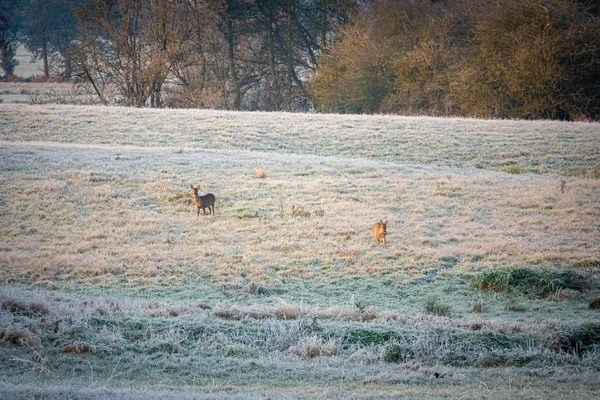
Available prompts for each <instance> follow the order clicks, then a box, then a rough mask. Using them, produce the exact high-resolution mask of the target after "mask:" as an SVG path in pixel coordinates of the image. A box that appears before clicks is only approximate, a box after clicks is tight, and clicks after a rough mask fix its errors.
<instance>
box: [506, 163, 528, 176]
mask: <svg viewBox="0 0 600 400" xmlns="http://www.w3.org/2000/svg"><path fill="white" fill-rule="evenodd" d="M502 171H503V172H506V173H509V174H515V175H520V174H524V173H525V168H523V167H522V166H520V165H516V164H515V165H507V166H506V167H502Z"/></svg>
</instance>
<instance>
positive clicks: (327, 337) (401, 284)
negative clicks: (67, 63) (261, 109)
mask: <svg viewBox="0 0 600 400" xmlns="http://www.w3.org/2000/svg"><path fill="white" fill-rule="evenodd" d="M599 178H600V124H585V123H560V122H524V121H482V120H466V119H435V118H414V117H411V118H408V117H391V116H338V115H313V114H286V113H230V112H222V111H198V110H148V109H127V108H111V107H72V106H24V105H9V104H0V182H1V184H0V216H1V220H0V304H1V306H2V307H1V309H0V376H2V378H0V395H1V396H0V397H3V398H4V397H7V398H35V396H39V395H42V394H44V395H46V396H47V398H57V399H58V398H65V397H68V398H94V397H95V398H108V397H110V398H138V397H141V396H143V397H144V398H188V397H189V398H193V396H196V397H195V398H222V397H225V398H263V397H265V396H269V397H271V398H273V397H275V398H279V397H281V398H288V397H291V398H298V397H302V398H386V397H390V398H391V397H399V396H404V397H407V398H441V397H464V398H481V397H493V398H548V397H552V398H567V397H569V398H573V394H576V397H577V398H593V397H594V396H597V395H598V394H600V392H599V390H600V381H599V380H598V379H596V378H595V377H596V376H597V374H598V365H600V348H599V346H600V322H599V315H600V314H599V311H598V310H597V309H594V306H593V304H594V300H595V299H597V298H598V296H599V292H600V286H599V283H598V282H599V281H598V279H599V278H600V276H599V273H600V269H599V266H600V250H599V248H600V179H599ZM563 179H564V181H565V185H564V187H563V190H561V180H563ZM192 184H193V185H198V184H199V185H200V187H201V189H200V192H202V193H206V192H211V193H213V194H214V195H215V196H216V198H217V202H216V215H215V217H211V216H205V215H202V213H201V215H200V217H199V218H197V217H196V213H195V207H194V205H193V203H191V197H192V196H191V190H190V185H192ZM292 205H294V206H295V207H296V209H297V210H299V211H298V212H296V213H295V214H294V215H292ZM380 219H382V220H384V221H385V220H388V221H389V224H388V240H387V242H388V245H387V247H386V248H384V247H376V246H375V243H374V239H373V233H372V230H371V227H372V225H373V224H374V223H375V222H376V221H379V220H380ZM496 273H498V274H500V275H498V276H496V275H493V274H496ZM511 277H516V278H514V279H512V280H511ZM599 302H600V301H599ZM140 391H143V393H141V392H140ZM198 396H199V397H198Z"/></svg>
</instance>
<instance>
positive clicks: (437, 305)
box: [425, 296, 452, 317]
mask: <svg viewBox="0 0 600 400" xmlns="http://www.w3.org/2000/svg"><path fill="white" fill-rule="evenodd" d="M425 312H426V313H427V314H433V315H438V316H440V317H449V316H450V314H452V307H450V306H449V305H448V304H445V303H442V301H441V300H440V299H439V297H437V296H427V299H426V300H425Z"/></svg>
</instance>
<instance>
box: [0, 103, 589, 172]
mask: <svg viewBox="0 0 600 400" xmlns="http://www.w3.org/2000/svg"><path fill="white" fill-rule="evenodd" d="M0 112H1V114H2V120H1V121H0V133H1V136H0V140H9V141H24V140H27V141H53V142H60V143H80V144H82V143H85V144H109V145H113V146H115V145H133V146H142V147H156V146H168V147H179V148H189V149H195V148H203V149H220V150H247V151H260V152H268V153H278V154H306V155H309V154H310V155H321V156H337V157H346V158H353V159H377V160H382V161H392V162H395V163H411V164H426V165H436V166H444V167H457V168H482V169H493V170H503V169H507V170H508V171H517V170H518V171H519V173H527V172H533V173H542V174H544V173H560V174H566V175H573V176H582V175H587V176H592V175H596V177H600V162H599V159H600V146H599V144H598V135H599V132H600V124H598V123H592V124H590V123H568V122H553V121H530V122H524V121H489V120H475V119H459V118H456V119H449V118H446V119H440V118H429V117H394V116H357V115H318V114H286V113H232V112H225V111H210V110H203V111H199V110H168V109H164V110H152V109H127V108H119V107H100V108H98V107H71V106H40V107H37V108H36V107H34V108H30V107H22V106H19V105H8V104H7V105H3V106H2V109H1V111H0ZM259 167H260V166H257V168H256V169H258V168H259ZM267 172H268V171H267Z"/></svg>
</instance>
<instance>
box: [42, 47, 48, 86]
mask: <svg viewBox="0 0 600 400" xmlns="http://www.w3.org/2000/svg"><path fill="white" fill-rule="evenodd" d="M42 61H43V62H44V76H45V77H46V78H47V77H48V75H50V68H49V66H48V43H46V41H44V43H43V44H42Z"/></svg>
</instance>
